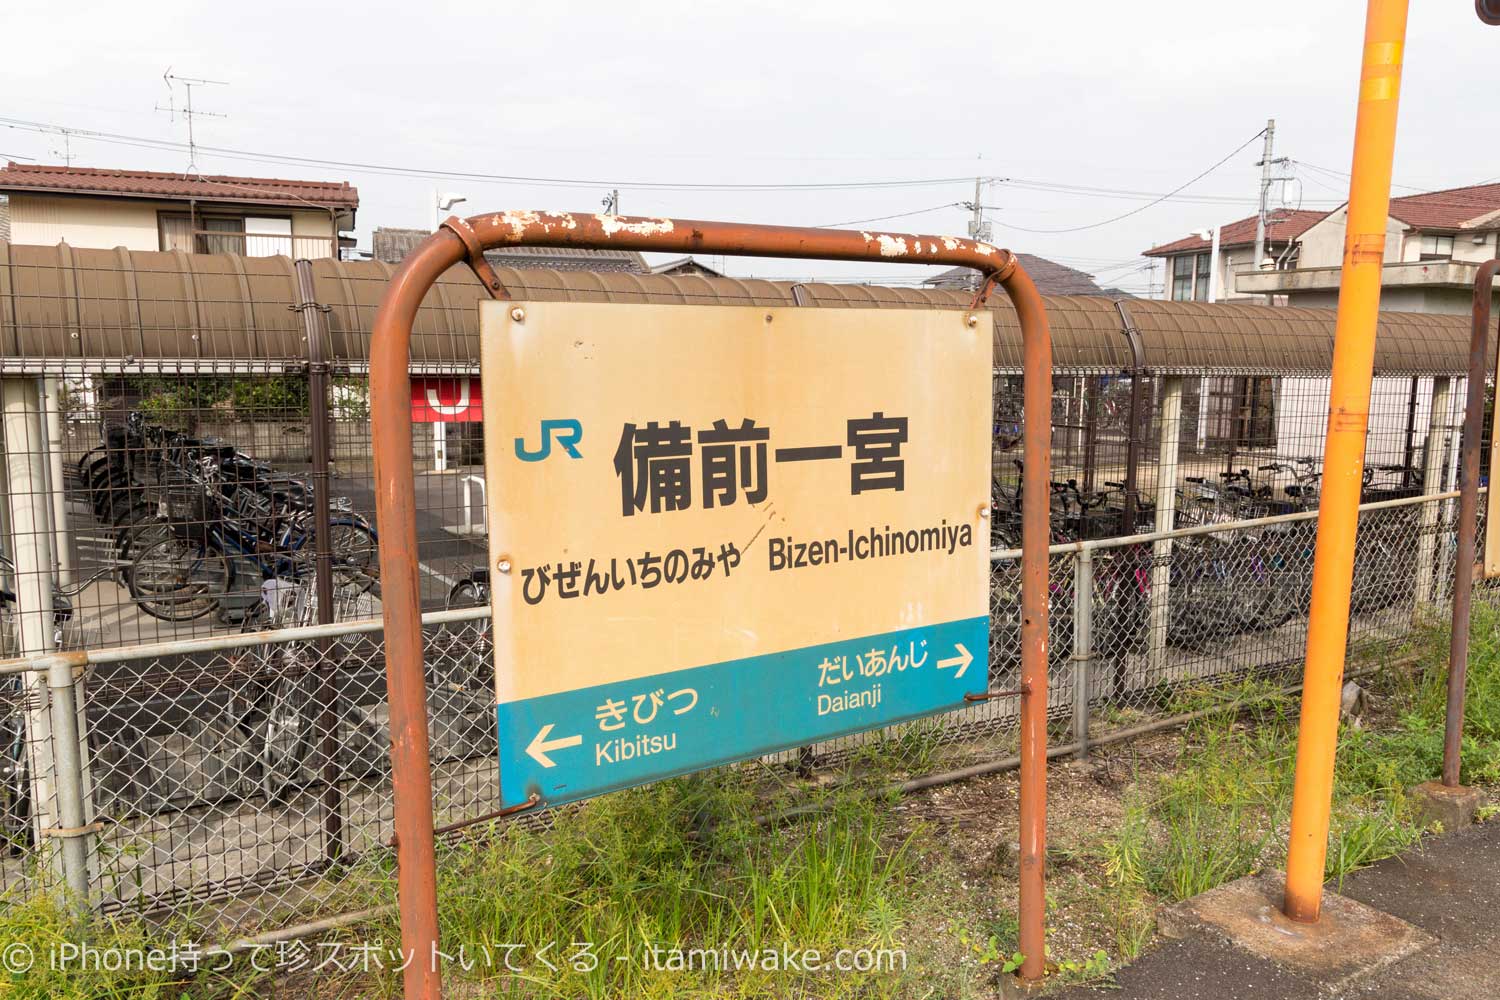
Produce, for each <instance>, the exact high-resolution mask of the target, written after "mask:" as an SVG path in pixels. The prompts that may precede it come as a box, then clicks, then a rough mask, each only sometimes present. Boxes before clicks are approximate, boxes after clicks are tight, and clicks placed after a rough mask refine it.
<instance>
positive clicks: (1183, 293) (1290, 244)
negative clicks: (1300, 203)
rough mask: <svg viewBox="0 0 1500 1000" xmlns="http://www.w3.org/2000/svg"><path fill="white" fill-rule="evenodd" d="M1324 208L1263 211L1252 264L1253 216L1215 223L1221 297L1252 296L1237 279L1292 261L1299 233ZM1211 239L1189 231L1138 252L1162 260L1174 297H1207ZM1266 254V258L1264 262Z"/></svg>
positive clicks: (1169, 295) (1294, 263)
mask: <svg viewBox="0 0 1500 1000" xmlns="http://www.w3.org/2000/svg"><path fill="white" fill-rule="evenodd" d="M1325 215H1326V213H1324V212H1315V211H1307V210H1302V209H1286V208H1282V209H1277V210H1275V211H1273V212H1269V213H1267V215H1266V245H1265V257H1264V258H1262V260H1261V265H1260V267H1257V266H1256V264H1255V262H1254V261H1253V260H1252V259H1251V258H1252V257H1254V256H1255V224H1256V218H1257V217H1256V216H1254V215H1252V216H1250V217H1249V218H1245V219H1238V220H1236V221H1234V222H1230V223H1228V224H1226V225H1223V226H1220V227H1219V259H1218V262H1217V266H1218V269H1219V280H1218V286H1217V287H1218V295H1217V298H1218V299H1219V300H1220V301H1224V300H1232V299H1248V298H1252V297H1255V298H1260V299H1261V300H1262V301H1264V295H1265V292H1264V291H1262V292H1260V294H1259V295H1256V296H1252V294H1251V292H1250V291H1249V290H1248V289H1246V288H1245V287H1244V285H1243V283H1238V282H1237V281H1236V279H1237V278H1238V276H1239V275H1242V274H1244V273H1246V272H1250V271H1260V270H1262V269H1269V270H1277V269H1282V268H1288V267H1296V266H1297V263H1298V253H1299V250H1300V248H1301V239H1302V236H1303V234H1304V233H1305V232H1307V230H1309V229H1310V228H1312V227H1313V226H1315V225H1317V224H1318V223H1319V222H1321V221H1322V220H1323V218H1324V217H1325ZM1212 247H1213V243H1212V240H1210V239H1205V238H1204V237H1203V236H1200V235H1198V234H1196V233H1195V234H1194V235H1192V236H1184V237H1183V238H1182V239H1179V240H1173V241H1172V242H1170V243H1163V244H1161V245H1160V246H1155V247H1152V248H1151V249H1150V250H1146V251H1144V252H1143V253H1142V254H1141V256H1143V257H1156V258H1159V259H1161V260H1162V261H1164V262H1165V264H1166V291H1167V296H1166V297H1167V298H1169V299H1172V300H1173V301H1176V302H1206V301H1208V293H1209V276H1210V270H1209V266H1210V265H1209V256H1210V254H1211V253H1212ZM1267 259H1269V260H1270V261H1271V263H1270V264H1269V265H1267V264H1266V260H1267Z"/></svg>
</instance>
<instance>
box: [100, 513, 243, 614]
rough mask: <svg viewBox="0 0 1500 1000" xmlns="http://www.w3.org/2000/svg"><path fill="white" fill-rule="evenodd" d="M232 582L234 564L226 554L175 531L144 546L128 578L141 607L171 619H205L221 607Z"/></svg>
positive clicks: (131, 589)
mask: <svg viewBox="0 0 1500 1000" xmlns="http://www.w3.org/2000/svg"><path fill="white" fill-rule="evenodd" d="M233 583H234V567H233V566H232V565H231V564H230V562H229V560H228V559H226V558H224V555H223V553H220V552H216V551H213V550H212V549H209V548H207V547H206V546H205V545H204V544H203V543H202V542H201V541H198V540H193V541H188V540H186V539H182V538H178V537H177V536H176V535H175V534H174V535H168V536H167V537H165V538H162V539H160V540H158V541H156V542H154V543H152V544H151V545H148V546H146V547H145V548H144V549H141V550H140V552H139V553H138V554H137V555H136V557H135V558H134V559H132V560H131V563H130V569H129V572H128V575H127V577H126V586H127V587H128V588H129V590H130V596H131V598H132V599H134V600H135V602H136V603H137V604H138V605H140V608H141V610H142V611H144V612H146V614H148V615H150V616H151V617H153V618H160V619H161V620H162V621H169V622H185V621H192V620H193V619H195V618H202V617H203V616H204V615H206V614H208V613H209V612H210V611H212V610H213V609H214V608H216V607H218V605H219V599H220V598H221V597H223V596H224V595H225V594H227V593H228V592H229V588H230V586H231V585H232V584H233Z"/></svg>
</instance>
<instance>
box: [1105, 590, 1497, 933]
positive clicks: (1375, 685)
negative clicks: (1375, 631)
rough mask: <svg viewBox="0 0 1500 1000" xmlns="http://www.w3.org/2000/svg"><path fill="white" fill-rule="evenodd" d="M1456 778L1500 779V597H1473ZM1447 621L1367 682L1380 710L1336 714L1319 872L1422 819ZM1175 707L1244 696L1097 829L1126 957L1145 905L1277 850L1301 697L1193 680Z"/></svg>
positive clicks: (1200, 888) (1408, 837)
mask: <svg viewBox="0 0 1500 1000" xmlns="http://www.w3.org/2000/svg"><path fill="white" fill-rule="evenodd" d="M1471 643H1472V645H1471V653H1470V661H1469V677H1468V686H1467V691H1466V718H1467V723H1466V727H1465V734H1464V754H1463V780H1464V781H1465V783H1468V784H1479V785H1486V784H1495V783H1497V780H1500V611H1497V609H1496V608H1495V607H1494V606H1493V605H1491V604H1488V603H1484V602H1481V603H1479V604H1476V606H1475V608H1474V621H1473V628H1472V638H1471ZM1447 650H1448V642H1447V631H1446V629H1445V628H1443V627H1442V626H1441V625H1440V624H1434V625H1429V626H1426V627H1424V628H1422V629H1420V630H1419V631H1417V632H1416V633H1414V634H1413V636H1412V637H1411V638H1410V639H1409V640H1408V642H1407V644H1406V648H1405V649H1404V650H1402V651H1401V652H1400V654H1398V655H1397V656H1395V657H1392V658H1391V659H1390V665H1389V666H1387V667H1385V668H1384V669H1381V670H1380V671H1378V672H1377V673H1376V674H1375V675H1374V677H1373V678H1372V679H1364V680H1362V681H1361V683H1363V684H1366V685H1369V687H1370V688H1371V693H1372V697H1373V699H1374V702H1375V705H1376V709H1375V716H1376V717H1375V718H1374V719H1373V720H1367V721H1365V722H1362V723H1359V724H1345V725H1344V726H1342V727H1341V732H1340V738H1339V755H1338V759H1337V765H1336V769H1335V777H1334V796H1333V811H1332V818H1331V824H1330V831H1329V843H1328V856H1327V863H1326V875H1327V877H1328V878H1330V879H1332V880H1334V881H1335V883H1336V884H1341V883H1342V880H1343V878H1344V877H1345V876H1346V875H1348V874H1349V873H1350V872H1353V871H1356V870H1358V869H1359V868H1362V867H1365V866H1366V865H1369V864H1371V863H1372V862H1375V861H1378V860H1380V859H1381V858H1386V857H1390V856H1392V855H1394V854H1397V853H1400V852H1401V851H1402V850H1405V849H1406V848H1407V847H1409V846H1411V845H1412V844H1413V843H1414V842H1415V841H1416V840H1417V839H1418V838H1419V837H1420V836H1421V834H1422V833H1423V831H1422V829H1421V828H1420V827H1419V824H1418V821H1417V819H1416V817H1415V816H1414V815H1413V812H1412V810H1411V809H1410V808H1409V805H1408V802H1407V798H1406V790H1407V789H1408V788H1410V787H1411V786H1413V785H1416V784H1418V783H1420V782H1422V781H1426V780H1430V779H1432V778H1434V777H1436V776H1437V775H1438V774H1439V773H1440V771H1441V767H1442V747H1443V721H1444V708H1445V705H1446V690H1447ZM1179 702H1180V703H1179V704H1177V705H1176V706H1174V708H1175V709H1176V710H1179V711H1191V710H1196V709H1204V708H1210V709H1211V708H1212V707H1213V706H1214V704H1215V703H1216V702H1217V703H1220V704H1227V703H1228V702H1239V703H1240V705H1238V706H1236V707H1234V708H1228V707H1226V708H1225V710H1224V711H1222V712H1213V711H1210V712H1209V713H1208V714H1206V715H1205V716H1204V717H1202V718H1200V719H1199V720H1197V721H1195V722H1194V723H1193V724H1191V725H1190V726H1188V727H1187V728H1186V729H1185V730H1184V733H1183V736H1182V748H1181V751H1180V755H1179V757H1178V760H1177V763H1176V766H1175V767H1174V768H1173V769H1172V770H1171V771H1170V772H1168V773H1165V774H1161V775H1155V776H1152V777H1149V778H1147V779H1144V780H1139V781H1136V782H1133V783H1132V788H1131V790H1130V791H1129V792H1128V793H1127V799H1126V807H1125V816H1124V820H1123V822H1122V823H1121V825H1120V828H1119V829H1118V830H1116V831H1114V832H1112V833H1110V834H1108V835H1107V836H1105V837H1103V838H1101V839H1100V840H1099V841H1098V842H1096V843H1095V844H1094V845H1093V846H1092V848H1091V849H1090V850H1091V853H1092V856H1093V858H1094V859H1095V860H1096V861H1098V862H1101V863H1102V871H1103V873H1104V875H1105V878H1106V880H1107V882H1108V884H1109V890H1110V891H1109V893H1108V895H1107V898H1106V900H1105V902H1104V904H1103V905H1104V906H1105V907H1106V908H1107V909H1108V911H1109V913H1110V914H1111V915H1112V916H1113V918H1114V924H1115V928H1114V930H1115V935H1114V936H1115V940H1116V945H1117V948H1118V952H1119V954H1120V955H1121V956H1122V957H1126V958H1128V957H1130V956H1131V954H1132V953H1133V952H1138V951H1139V948H1140V945H1141V944H1142V937H1143V934H1142V931H1141V920H1140V913H1141V912H1143V911H1144V912H1149V911H1150V910H1152V909H1154V907H1155V905H1157V904H1158V903H1161V902H1170V901H1175V900H1180V899H1186V898H1187V897H1189V896H1194V895H1197V894H1198V893H1201V892H1204V891H1206V890H1208V889H1211V888H1213V887H1215V886H1218V885H1221V884H1223V883H1224V882H1228V881H1231V880H1233V879H1236V878H1239V877H1241V876H1244V875H1248V874H1251V873H1253V872H1255V871H1258V870H1261V869H1263V868H1265V867H1267V866H1270V865H1279V864H1280V863H1281V862H1282V860H1283V859H1284V858H1285V854H1286V840H1287V833H1288V826H1289V817H1290V812H1291V796H1292V778H1293V772H1294V768H1295V763H1296V734H1297V717H1296V703H1295V702H1294V701H1293V700H1292V699H1291V698H1288V697H1285V696H1283V695H1281V694H1280V693H1278V692H1276V691H1274V690H1270V689H1268V688H1265V687H1261V686H1255V685H1247V686H1246V687H1245V688H1242V689H1238V690H1233V691H1224V690H1216V691H1213V692H1190V693H1188V694H1187V695H1185V696H1182V697H1181V698H1180V699H1179Z"/></svg>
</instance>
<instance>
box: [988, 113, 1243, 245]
mask: <svg viewBox="0 0 1500 1000" xmlns="http://www.w3.org/2000/svg"><path fill="white" fill-rule="evenodd" d="M1265 134H1266V130H1265V129H1261V130H1260V131H1259V132H1256V133H1255V134H1254V135H1252V136H1251V137H1250V138H1248V139H1246V140H1245V141H1244V142H1242V143H1241V144H1240V145H1239V146H1236V147H1235V148H1234V149H1233V150H1231V151H1230V152H1229V154H1228V155H1227V156H1225V157H1224V158H1223V159H1221V160H1219V161H1217V162H1216V163H1214V164H1213V166H1211V167H1209V168H1208V169H1207V170H1204V171H1203V172H1202V173H1199V174H1198V175H1197V176H1195V177H1193V178H1192V179H1191V180H1188V181H1186V182H1185V183H1183V184H1179V185H1178V186H1177V187H1175V188H1173V189H1172V190H1171V191H1168V192H1167V193H1166V194H1164V195H1162V196H1161V197H1159V198H1154V199H1152V200H1151V201H1148V202H1147V203H1146V204H1144V205H1138V206H1136V207H1135V208H1132V209H1131V210H1130V211H1128V212H1123V213H1121V214H1120V215H1116V216H1113V217H1111V218H1108V219H1104V220H1102V221H1100V222H1092V223H1089V224H1088V225H1086V226H1067V227H1065V228H1062V229H1028V228H1027V227H1025V226H1012V225H1010V224H1009V223H1006V222H1002V223H1000V225H1002V226H1004V227H1005V228H1006V229H1015V230H1018V231H1020V232H1023V233H1048V234H1051V233H1081V232H1083V231H1084V230H1086V229H1099V228H1100V227H1102V226H1108V225H1111V224H1113V223H1116V222H1119V221H1121V220H1123V219H1128V218H1130V217H1131V216H1132V215H1139V214H1140V213H1142V212H1144V211H1145V210H1146V209H1148V208H1151V207H1153V206H1156V205H1160V204H1161V203H1162V202H1164V201H1166V200H1167V199H1168V198H1171V197H1172V196H1173V195H1176V194H1178V193H1179V192H1181V191H1183V190H1185V189H1186V188H1189V187H1191V186H1192V185H1194V184H1196V183H1198V182H1199V181H1201V180H1202V179H1203V178H1205V177H1207V176H1208V175H1209V174H1211V173H1213V172H1214V171H1215V170H1218V169H1219V168H1220V167H1222V166H1223V165H1224V164H1226V163H1228V162H1229V161H1230V160H1231V159H1233V158H1234V157H1235V156H1237V155H1239V153H1240V152H1241V151H1242V150H1243V149H1244V148H1245V147H1246V146H1249V145H1250V144H1251V143H1253V142H1254V141H1255V140H1257V139H1259V138H1260V137H1261V136H1263V135H1265Z"/></svg>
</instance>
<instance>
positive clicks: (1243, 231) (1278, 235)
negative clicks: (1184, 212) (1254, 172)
mask: <svg viewBox="0 0 1500 1000" xmlns="http://www.w3.org/2000/svg"><path fill="white" fill-rule="evenodd" d="M1327 215H1328V213H1327V212H1315V211H1312V210H1309V209H1291V208H1279V209H1277V210H1276V211H1274V212H1271V213H1269V214H1268V215H1267V216H1266V242H1268V243H1285V242H1287V241H1288V240H1295V239H1296V238H1297V237H1299V236H1301V235H1302V234H1303V233H1305V232H1307V231H1308V230H1309V229H1311V228H1312V227H1313V224H1314V223H1317V222H1319V221H1321V220H1322V219H1324V218H1326V217H1327ZM1254 242H1255V216H1253V215H1252V216H1250V217H1248V218H1245V219H1239V220H1238V221H1235V222H1231V223H1229V224H1228V225H1226V226H1222V227H1220V229H1219V249H1220V250H1226V249H1228V248H1229V247H1240V246H1250V245H1252V244H1253V243H1254ZM1209 246H1210V243H1209V241H1208V240H1205V239H1203V238H1202V237H1201V236H1198V235H1197V234H1194V235H1192V236H1184V237H1183V238H1182V239H1180V240H1173V241H1172V242H1171V243H1163V244H1162V245H1161V246H1159V247H1152V248H1151V249H1150V250H1147V251H1145V252H1144V253H1142V255H1141V256H1143V257H1165V256H1167V255H1168V254H1174V253H1187V252H1188V251H1190V250H1207V249H1208V248H1209Z"/></svg>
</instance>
